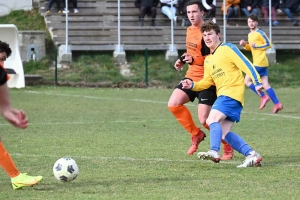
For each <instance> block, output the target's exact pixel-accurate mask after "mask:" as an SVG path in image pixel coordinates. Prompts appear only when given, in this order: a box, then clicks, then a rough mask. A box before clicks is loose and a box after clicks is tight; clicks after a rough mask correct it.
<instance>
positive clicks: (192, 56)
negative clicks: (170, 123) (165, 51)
mask: <svg viewBox="0 0 300 200" xmlns="http://www.w3.org/2000/svg"><path fill="white" fill-rule="evenodd" d="M186 9H187V15H188V18H189V20H190V22H191V24H192V25H191V26H190V27H188V28H187V32H186V34H187V36H186V49H187V51H186V53H184V54H183V56H182V57H181V59H178V60H177V61H176V62H175V64H174V67H175V68H176V69H177V70H180V69H181V68H182V67H183V66H184V64H185V63H187V64H188V67H189V68H188V70H187V72H186V75H185V78H184V79H190V80H192V81H200V80H201V79H202V78H203V74H204V67H203V63H204V58H205V56H206V55H209V54H210V49H209V48H208V47H207V46H206V45H205V43H204V41H203V39H202V34H201V31H200V27H201V25H202V24H203V23H204V21H203V14H204V11H203V10H204V7H203V5H202V3H201V1H198V0H191V1H189V2H188V3H187V8H186ZM195 98H198V100H199V103H198V118H199V121H200V123H201V124H202V125H203V126H204V127H205V128H207V129H209V127H208V126H207V125H206V119H207V117H208V114H209V112H210V110H211V106H212V105H213V103H214V102H215V100H216V98H217V96H216V87H215V86H214V85H212V86H211V87H209V88H208V89H206V90H203V91H201V92H194V91H191V90H186V89H182V84H181V83H180V84H179V85H178V86H177V87H176V88H175V90H174V91H173V93H172V95H171V97H170V99H169V102H168V108H169V110H170V111H171V112H172V113H173V115H174V116H175V117H176V119H177V121H178V122H179V123H180V124H181V125H182V126H183V127H184V128H185V129H186V130H187V131H188V132H189V133H190V134H191V139H192V145H191V147H190V148H189V150H188V152H187V154H188V155H192V154H193V153H195V152H196V151H197V149H198V145H199V143H200V142H201V141H202V140H203V139H204V138H205V133H204V132H203V131H202V130H201V129H200V128H199V127H197V126H196V124H195V123H194V121H193V119H192V116H191V113H190V111H189V110H188V108H187V107H186V106H184V104H185V103H188V102H190V101H192V102H193V101H194V100H195ZM222 142H223V143H224V145H225V146H224V155H223V157H222V159H224V160H229V159H231V158H232V157H233V149H232V148H231V147H230V146H229V145H228V144H227V143H225V142H224V141H222Z"/></svg>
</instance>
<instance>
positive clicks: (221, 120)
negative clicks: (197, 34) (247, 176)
mask: <svg viewBox="0 0 300 200" xmlns="http://www.w3.org/2000/svg"><path fill="white" fill-rule="evenodd" d="M201 33H202V34H203V38H204V41H205V44H206V45H207V46H208V47H209V48H210V50H211V54H210V55H208V56H207V57H206V58H205V61H204V68H205V70H204V77H203V79H202V80H200V81H197V82H195V81H191V80H189V79H185V80H182V81H181V84H182V88H183V89H191V90H192V91H202V90H205V89H207V88H209V87H210V86H211V84H215V85H216V87H217V96H218V98H217V100H216V101H215V103H214V104H213V106H212V109H211V111H210V113H209V116H208V118H207V120H206V123H207V124H208V125H209V128H210V150H209V151H208V152H199V153H198V157H199V158H200V159H203V160H212V161H213V162H215V163H219V162H220V160H221V158H220V156H219V151H220V142H221V140H222V139H224V140H225V141H226V142H227V143H228V144H230V145H231V146H232V147H233V148H234V149H235V150H236V151H238V152H239V153H241V154H243V155H244V156H245V157H246V159H245V161H244V162H243V163H242V164H240V165H238V166H237V167H238V168H243V167H256V166H260V165H261V164H260V162H261V160H262V158H261V156H260V155H259V153H257V152H256V151H254V150H253V148H251V147H250V145H248V144H247V143H246V142H245V141H244V140H243V138H242V137H241V136H239V135H238V134H236V133H234V132H232V131H231V129H232V126H233V124H234V122H239V121H240V115H241V112H242V109H243V106H244V93H245V85H244V83H243V79H244V76H243V73H242V72H244V73H245V74H247V75H248V76H250V77H251V78H252V80H253V82H254V83H255V86H256V90H257V91H260V90H261V89H262V86H261V80H260V77H259V75H258V73H257V72H256V70H255V68H254V66H253V65H252V64H251V63H250V61H249V60H248V59H247V58H246V56H244V55H243V54H242V52H240V50H239V49H238V48H237V47H236V46H235V45H233V44H231V43H222V42H221V41H220V27H219V26H218V25H217V24H216V23H213V22H211V21H207V22H205V23H204V24H203V25H202V26H201Z"/></svg>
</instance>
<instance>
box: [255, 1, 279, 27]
mask: <svg viewBox="0 0 300 200" xmlns="http://www.w3.org/2000/svg"><path fill="white" fill-rule="evenodd" d="M258 4H259V6H260V7H261V12H262V13H263V15H264V20H265V22H266V24H267V25H268V24H269V0H260V1H259V2H258ZM277 7H279V0H271V15H272V19H271V23H272V21H273V23H272V25H273V26H278V25H279V22H278V21H277V12H276V9H277Z"/></svg>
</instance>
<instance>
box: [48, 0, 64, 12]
mask: <svg viewBox="0 0 300 200" xmlns="http://www.w3.org/2000/svg"><path fill="white" fill-rule="evenodd" d="M54 1H55V2H56V6H57V13H58V14H61V9H60V0H49V3H48V8H47V11H46V15H49V14H50V13H51V11H50V10H51V7H52V5H53V2H54Z"/></svg>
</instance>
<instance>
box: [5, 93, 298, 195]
mask: <svg viewBox="0 0 300 200" xmlns="http://www.w3.org/2000/svg"><path fill="white" fill-rule="evenodd" d="M171 92H172V90H170V89H99V88H97V89H95V88H94V89H84V88H65V87H58V88H55V87H27V88H26V89H19V90H17V89H12V90H11V98H12V104H13V106H14V107H17V108H22V109H24V110H25V111H26V112H27V114H28V117H29V119H30V126H29V127H28V129H26V130H18V129H16V128H14V127H12V126H10V125H8V124H7V122H5V121H4V120H3V119H1V121H0V128H1V137H2V140H3V142H4V145H5V147H6V149H7V150H8V151H9V152H10V153H11V155H12V157H13V159H14V160H15V162H16V164H17V166H18V168H19V169H20V171H21V172H27V173H28V174H30V175H43V176H44V179H43V182H42V183H40V184H39V185H36V186H34V187H32V188H31V187H30V188H23V189H22V190H17V191H14V190H12V187H11V184H10V179H9V178H8V176H7V175H6V174H5V173H4V171H3V170H0V185H1V191H0V199H1V200H8V199H9V200H38V199H43V200H48V199H49V200H52V199H53V200H61V199H66V200H69V199H82V200H87V199H95V200H98V199H159V200H160V199H180V200H181V199H188V200H191V199H210V200H211V199H222V200H224V199H230V200H232V199H264V200H265V199H280V200H281V199H299V196H300V176H299V174H300V157H299V141H300V140H299V132H300V131H299V122H300V105H299V104H298V103H299V93H300V88H293V89H289V88H285V89H276V92H277V94H278V96H279V98H280V100H281V101H282V103H283V105H284V110H283V111H281V112H280V113H279V114H276V115H273V114H270V113H271V111H272V108H273V105H272V103H269V104H268V105H267V106H266V108H265V109H264V110H262V111H259V110H258V106H259V99H258V97H257V96H255V95H254V94H253V93H252V92H250V91H249V90H247V91H246V105H245V108H244V112H243V114H242V118H241V122H240V123H238V124H237V125H235V127H234V131H235V132H237V133H239V134H240V135H242V136H243V138H244V139H245V140H246V141H247V142H248V143H249V144H250V145H251V146H252V147H253V148H255V149H256V150H257V151H258V152H259V153H260V154H261V155H262V157H263V162H262V167H260V168H246V169H237V168H236V166H237V165H239V164H241V163H242V162H243V160H244V157H243V156H242V155H239V154H238V153H235V157H234V159H233V160H231V161H228V162H221V163H220V164H214V163H212V162H208V161H202V160H199V159H198V158H197V156H196V155H193V156H187V154H186V152H187V150H188V148H189V146H190V138H189V135H188V133H186V132H185V130H184V129H183V128H182V127H181V126H180V125H179V124H178V122H177V121H176V120H175V118H174V117H173V116H172V114H171V113H170V112H169V111H168V108H167V101H168V98H169V96H170V94H171ZM188 108H189V109H190V110H191V111H192V113H193V115H194V118H195V119H196V104H195V103H190V104H188ZM196 121H197V120H196ZM197 124H199V122H198V121H197ZM206 132H207V131H206ZM208 135H209V134H208ZM208 149H209V136H208V137H207V138H206V140H205V141H204V142H203V143H201V145H200V146H199V150H201V151H207V150H208ZM63 156H71V157H72V158H73V159H75V160H76V162H77V163H78V166H79V170H80V174H79V176H78V177H77V179H76V180H74V181H73V182H70V183H61V182H58V181H57V180H56V179H55V178H54V176H53V174H52V167H53V164H54V162H55V161H56V160H57V159H58V158H60V157H63Z"/></svg>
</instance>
